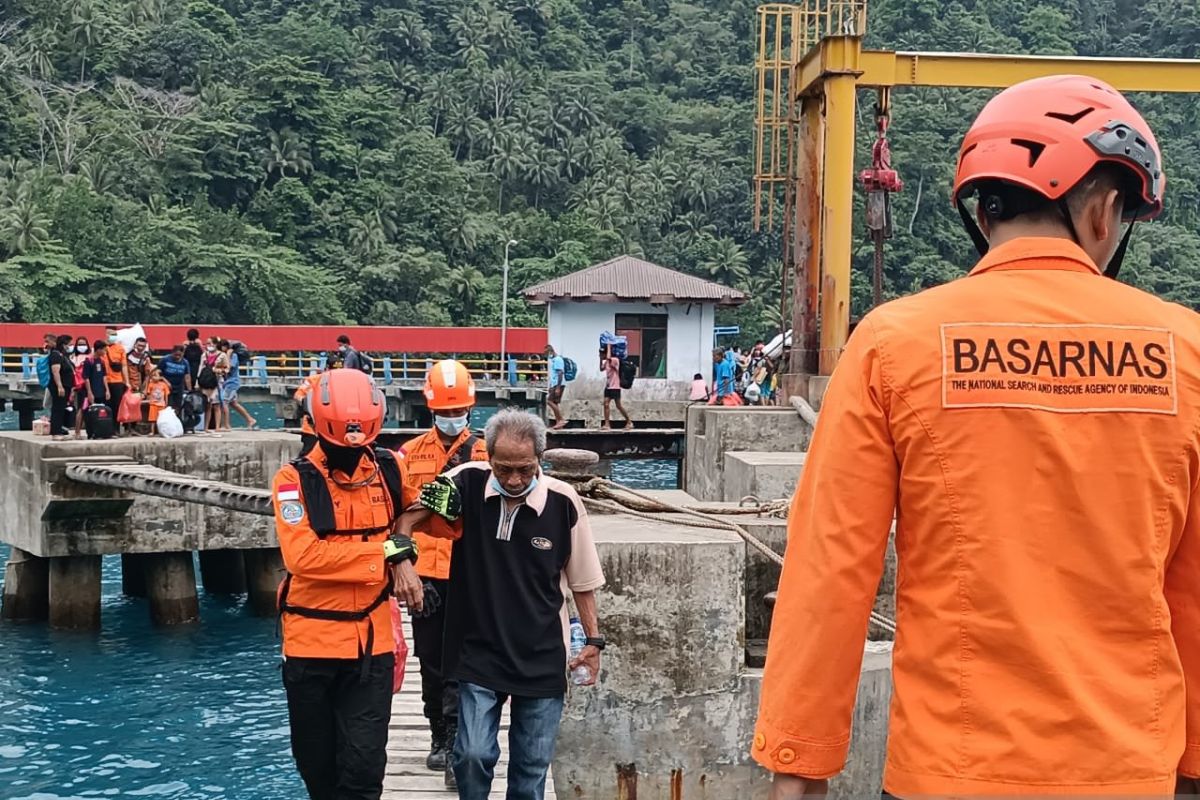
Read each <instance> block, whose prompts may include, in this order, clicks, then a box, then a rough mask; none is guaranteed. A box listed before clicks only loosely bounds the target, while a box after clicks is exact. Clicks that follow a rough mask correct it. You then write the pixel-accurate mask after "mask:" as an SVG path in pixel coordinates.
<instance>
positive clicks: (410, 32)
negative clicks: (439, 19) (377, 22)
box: [391, 11, 433, 57]
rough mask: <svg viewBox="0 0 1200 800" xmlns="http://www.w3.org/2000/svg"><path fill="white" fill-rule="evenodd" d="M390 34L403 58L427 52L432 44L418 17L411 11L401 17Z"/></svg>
mask: <svg viewBox="0 0 1200 800" xmlns="http://www.w3.org/2000/svg"><path fill="white" fill-rule="evenodd" d="M391 33H392V36H393V38H395V40H396V43H397V44H398V45H399V46H400V50H401V52H402V55H405V56H410V57H412V56H419V55H421V54H423V53H425V52H426V51H427V50H429V46H430V44H431V43H432V42H433V37H432V36H431V35H430V34H429V30H428V29H427V28H426V27H425V23H424V22H423V21H422V20H421V17H420V15H419V14H415V13H413V12H411V11H410V12H406V13H404V14H403V15H401V17H400V21H399V23H398V24H397V25H396V28H395V30H393V31H392V32H391Z"/></svg>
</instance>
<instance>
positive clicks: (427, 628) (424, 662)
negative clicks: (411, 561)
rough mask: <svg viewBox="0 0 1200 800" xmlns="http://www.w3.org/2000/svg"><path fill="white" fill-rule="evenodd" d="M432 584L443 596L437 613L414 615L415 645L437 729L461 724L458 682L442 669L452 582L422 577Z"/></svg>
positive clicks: (432, 724)
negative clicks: (448, 676) (448, 678)
mask: <svg viewBox="0 0 1200 800" xmlns="http://www.w3.org/2000/svg"><path fill="white" fill-rule="evenodd" d="M421 580H422V581H423V582H425V583H432V584H433V588H434V589H436V590H437V593H438V595H440V596H441V598H442V602H441V603H439V604H438V609H437V611H436V612H434V613H433V614H431V615H430V616H428V617H413V621H412V630H413V648H414V649H415V650H416V651H417V658H418V659H420V662H421V701H422V702H423V703H424V704H425V718H426V719H428V720H429V725H430V727H431V728H433V729H434V730H437V729H439V728H440V727H442V726H445V725H454V726H457V725H458V683H457V682H456V681H452V680H447V679H446V676H445V675H444V674H443V672H442V645H443V640H444V639H445V633H446V598H447V596H448V594H447V593H448V591H449V588H450V581H443V580H436V579H434V578H422V579H421Z"/></svg>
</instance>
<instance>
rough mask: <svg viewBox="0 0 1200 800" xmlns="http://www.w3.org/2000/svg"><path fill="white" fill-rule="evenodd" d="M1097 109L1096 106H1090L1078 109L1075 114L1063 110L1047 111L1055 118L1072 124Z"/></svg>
mask: <svg viewBox="0 0 1200 800" xmlns="http://www.w3.org/2000/svg"><path fill="white" fill-rule="evenodd" d="M1095 110H1096V109H1095V108H1094V107H1092V106H1088V107H1087V108H1085V109H1082V110H1080V111H1076V112H1075V113H1074V114H1067V113H1065V112H1062V111H1047V112H1046V116H1047V117H1052V118H1053V119H1061V120H1062V121H1063V122H1067V123H1070V124H1071V125H1074V124H1075V123H1076V122H1079V120H1081V119H1083V118H1084V117H1086V116H1087V115H1088V114H1090V113H1092V112H1093V111H1095Z"/></svg>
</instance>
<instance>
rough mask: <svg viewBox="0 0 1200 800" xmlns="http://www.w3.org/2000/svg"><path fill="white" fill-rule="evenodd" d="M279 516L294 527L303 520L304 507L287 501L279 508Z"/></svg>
mask: <svg viewBox="0 0 1200 800" xmlns="http://www.w3.org/2000/svg"><path fill="white" fill-rule="evenodd" d="M279 516H281V517H283V521H284V522H286V523H288V524H289V525H295V524H296V523H298V522H299V521H300V520H302V519H304V506H303V505H301V504H300V503H298V502H296V501H288V502H286V503H283V504H281V505H280V506H279Z"/></svg>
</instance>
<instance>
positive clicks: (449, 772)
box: [445, 764, 458, 790]
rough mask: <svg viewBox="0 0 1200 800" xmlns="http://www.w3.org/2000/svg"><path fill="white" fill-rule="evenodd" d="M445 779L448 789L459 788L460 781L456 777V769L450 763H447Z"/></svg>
mask: <svg viewBox="0 0 1200 800" xmlns="http://www.w3.org/2000/svg"><path fill="white" fill-rule="evenodd" d="M445 781H446V788H447V789H454V790H457V789H458V781H456V780H455V779H454V770H453V769H451V768H450V765H449V764H447V765H446V778H445Z"/></svg>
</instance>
